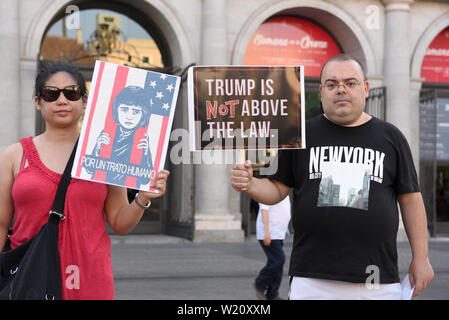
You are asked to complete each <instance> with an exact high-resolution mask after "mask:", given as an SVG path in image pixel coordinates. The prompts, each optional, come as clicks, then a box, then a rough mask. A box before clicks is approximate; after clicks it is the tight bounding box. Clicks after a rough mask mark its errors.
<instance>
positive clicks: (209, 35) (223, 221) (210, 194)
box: [193, 0, 244, 242]
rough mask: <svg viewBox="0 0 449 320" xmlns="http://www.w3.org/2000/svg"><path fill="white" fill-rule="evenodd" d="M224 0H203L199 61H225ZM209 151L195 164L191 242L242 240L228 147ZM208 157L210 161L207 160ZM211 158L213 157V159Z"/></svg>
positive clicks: (224, 63) (226, 57)
mask: <svg viewBox="0 0 449 320" xmlns="http://www.w3.org/2000/svg"><path fill="white" fill-rule="evenodd" d="M226 2H227V1H226V0H203V5H202V15H201V18H202V26H201V30H202V34H201V64H202V65H226V64H229V59H228V56H227V52H228V49H227V45H226V43H227V42H226V36H227V33H226V16H227V8H226ZM203 152H206V153H209V152H210V156H209V155H206V156H204V153H203V156H202V159H203V160H202V164H199V165H196V166H195V198H194V199H195V200H194V202H195V205H194V221H195V224H194V225H195V226H194V234H193V241H194V242H242V241H243V240H244V232H243V230H242V222H241V215H239V214H236V213H235V212H234V210H235V209H234V207H235V206H234V205H233V203H231V202H234V201H238V204H240V197H239V196H237V197H236V196H235V194H233V193H232V192H231V187H230V180H229V170H230V165H225V163H226V161H225V160H226V157H228V156H229V152H228V151H221V150H218V151H203ZM205 160H211V161H213V162H214V164H207V163H205V162H206V161H205ZM214 160H215V161H214Z"/></svg>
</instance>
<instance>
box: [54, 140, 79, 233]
mask: <svg viewBox="0 0 449 320" xmlns="http://www.w3.org/2000/svg"><path fill="white" fill-rule="evenodd" d="M78 140H79V138H78V139H77V140H76V142H75V146H74V147H73V150H72V154H71V155H70V158H69V161H68V162H67V165H66V166H65V169H64V173H63V174H62V177H61V180H60V181H59V185H58V189H57V190H56V196H55V200H54V201H53V206H52V207H51V210H50V219H49V220H50V221H53V222H55V223H56V224H58V223H59V221H60V220H64V219H65V215H64V205H65V196H66V193H67V188H68V187H69V184H70V181H71V180H72V177H71V171H72V166H73V161H74V159H75V153H76V146H77V145H78Z"/></svg>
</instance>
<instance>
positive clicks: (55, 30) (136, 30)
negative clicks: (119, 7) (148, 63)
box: [47, 9, 151, 43]
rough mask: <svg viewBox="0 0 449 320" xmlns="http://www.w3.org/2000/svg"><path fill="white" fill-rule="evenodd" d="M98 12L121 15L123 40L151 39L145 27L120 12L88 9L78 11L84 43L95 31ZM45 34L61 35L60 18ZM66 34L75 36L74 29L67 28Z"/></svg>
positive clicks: (71, 36)
mask: <svg viewBox="0 0 449 320" xmlns="http://www.w3.org/2000/svg"><path fill="white" fill-rule="evenodd" d="M100 12H101V13H109V14H113V15H118V16H120V17H122V32H123V40H124V41H126V40H127V39H129V38H141V39H151V36H150V35H149V34H148V32H146V31H145V29H143V28H142V27H141V26H140V25H139V24H137V23H136V22H134V21H133V20H132V19H130V18H129V17H127V16H125V15H123V14H121V13H118V12H115V11H110V10H106V9H88V10H80V11H79V17H80V26H81V30H82V36H83V42H84V43H85V42H86V41H87V40H88V39H89V38H90V36H91V35H92V33H93V32H94V31H95V29H96V24H97V14H98V13H100ZM68 20H69V21H73V19H70V18H68ZM47 35H52V36H62V19H61V20H59V21H57V22H56V23H55V24H54V25H53V26H51V27H50V29H49V30H48V33H47ZM67 36H68V37H70V38H76V30H67Z"/></svg>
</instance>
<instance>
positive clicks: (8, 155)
mask: <svg viewBox="0 0 449 320" xmlns="http://www.w3.org/2000/svg"><path fill="white" fill-rule="evenodd" d="M22 153H23V149H22V146H21V145H20V144H19V143H16V144H13V145H11V146H9V147H8V148H6V149H5V151H4V152H3V153H2V154H1V155H0V250H3V247H4V245H5V242H6V237H7V235H8V230H9V227H10V226H11V222H12V218H13V215H14V205H13V200H12V192H11V190H12V184H13V182H14V177H15V172H18V169H19V168H18V166H20V160H17V159H20V157H21V155H22ZM17 162H18V163H17Z"/></svg>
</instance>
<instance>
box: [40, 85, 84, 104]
mask: <svg viewBox="0 0 449 320" xmlns="http://www.w3.org/2000/svg"><path fill="white" fill-rule="evenodd" d="M61 91H62V92H63V93H64V96H65V97H66V98H67V99H68V100H70V101H77V100H79V99H80V98H81V88H80V86H78V85H71V86H67V87H65V88H64V89H59V88H58V87H53V86H45V87H43V88H42V90H41V97H42V99H44V100H45V101H47V102H53V101H56V100H58V98H59V95H60V94H61Z"/></svg>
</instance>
